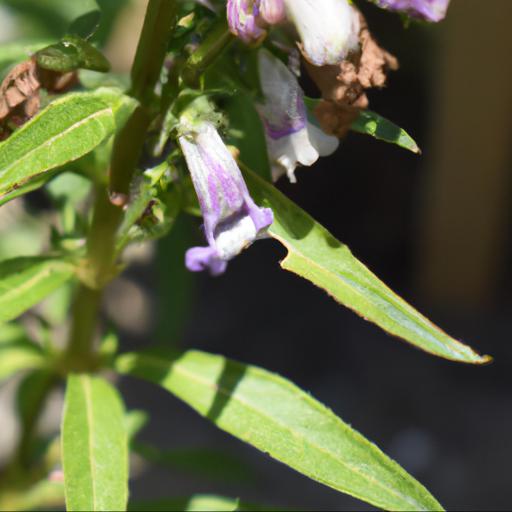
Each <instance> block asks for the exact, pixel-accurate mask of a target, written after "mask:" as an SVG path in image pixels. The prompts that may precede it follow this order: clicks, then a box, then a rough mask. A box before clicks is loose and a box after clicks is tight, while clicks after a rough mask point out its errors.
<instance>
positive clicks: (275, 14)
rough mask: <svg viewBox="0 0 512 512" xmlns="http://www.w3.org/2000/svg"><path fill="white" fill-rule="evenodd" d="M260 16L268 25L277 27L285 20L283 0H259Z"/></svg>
mask: <svg viewBox="0 0 512 512" xmlns="http://www.w3.org/2000/svg"><path fill="white" fill-rule="evenodd" d="M259 8H260V15H261V17H262V19H263V20H264V21H265V22H266V23H268V24H269V25H277V24H278V23H281V22H282V21H284V20H285V19H286V10H285V6H284V0H259Z"/></svg>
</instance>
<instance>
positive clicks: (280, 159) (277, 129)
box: [258, 50, 339, 182]
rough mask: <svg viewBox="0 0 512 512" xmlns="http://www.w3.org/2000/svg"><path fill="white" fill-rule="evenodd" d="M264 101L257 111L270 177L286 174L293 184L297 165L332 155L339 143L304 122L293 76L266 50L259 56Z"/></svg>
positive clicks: (304, 112)
mask: <svg viewBox="0 0 512 512" xmlns="http://www.w3.org/2000/svg"><path fill="white" fill-rule="evenodd" d="M258 59H259V69H260V80H261V88H262V91H263V95H264V97H265V102H264V103H263V104H261V105H258V111H259V113H260V116H261V118H262V120H263V124H264V126H265V134H266V139H267V148H268V153H269V157H270V162H271V165H272V177H273V179H274V180H277V179H278V178H279V177H280V176H282V175H283V174H285V173H286V174H287V176H288V178H289V179H290V181H291V182H295V181H296V179H295V169H296V167H297V166H298V165H305V166H311V165H313V164H314V163H315V162H316V161H317V160H318V158H319V157H320V156H327V155H330V154H331V153H334V151H336V149H337V148H338V145H339V141H338V139H337V138H336V137H333V136H331V135H327V134H325V133H324V132H323V131H322V130H321V129H320V128H317V127H316V126H314V125H313V124H311V123H309V122H308V118H307V113H306V105H305V103H304V93H303V91H302V89H301V88H300V85H299V82H298V80H297V77H296V76H295V75H294V74H293V73H292V72H291V71H290V70H289V69H288V68H287V67H286V66H285V65H284V64H283V63H282V62H281V61H280V60H279V59H277V58H276V57H274V56H273V55H272V54H271V53H270V52H268V51H266V50H260V52H259V55H258Z"/></svg>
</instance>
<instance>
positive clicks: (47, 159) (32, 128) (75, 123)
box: [0, 93, 115, 198]
mask: <svg viewBox="0 0 512 512" xmlns="http://www.w3.org/2000/svg"><path fill="white" fill-rule="evenodd" d="M114 130H115V122H114V115H113V112H112V106H111V105H109V104H107V103H105V102H104V101H102V99H100V97H98V96H97V95H95V94H92V93H75V94H70V95H68V96H64V97H63V98H60V99H58V100H56V101H54V102H53V103H51V104H50V105H49V106H48V107H47V108H46V109H44V110H43V111H42V112H41V113H40V114H39V115H37V116H36V117H35V118H34V119H32V120H31V121H30V122H28V123H27V124H25V125H24V126H23V127H22V128H20V129H19V130H18V131H16V132H15V133H14V134H13V135H11V136H10V137H9V138H8V139H7V140H6V141H4V142H2V143H1V144H0V198H1V197H2V196H4V195H5V194H8V193H9V192H11V191H13V190H15V189H17V188H18V187H20V186H22V185H24V184H26V183H29V182H32V181H34V180H38V179H40V177H41V175H42V174H44V173H47V172H48V171H51V170H52V169H55V168H57V167H60V166H62V165H64V164H66V163H68V162H71V161H73V160H77V159H78V158H80V157H81V156H83V155H85V154H86V153H89V152H90V151H92V150H93V149H94V148H95V147H97V146H98V145H99V144H100V143H101V142H102V141H103V140H105V139H106V138H107V137H108V136H110V135H111V134H112V133H113V132H114Z"/></svg>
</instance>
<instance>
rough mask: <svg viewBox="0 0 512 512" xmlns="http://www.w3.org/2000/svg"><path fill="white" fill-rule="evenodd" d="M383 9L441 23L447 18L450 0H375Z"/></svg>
mask: <svg viewBox="0 0 512 512" xmlns="http://www.w3.org/2000/svg"><path fill="white" fill-rule="evenodd" d="M374 2H375V3H376V4H377V5H378V6H379V7H382V8H383V9H390V10H392V11H401V12H403V13H405V14H408V15H409V16H411V17H413V18H419V19H422V20H425V21H433V22H436V21H441V20H442V19H443V18H444V17H445V16H446V11H447V10H448V5H449V3H450V0H374Z"/></svg>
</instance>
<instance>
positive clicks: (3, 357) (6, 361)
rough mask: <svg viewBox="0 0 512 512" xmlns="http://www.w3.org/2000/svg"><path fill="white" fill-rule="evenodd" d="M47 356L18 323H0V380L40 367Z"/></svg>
mask: <svg viewBox="0 0 512 512" xmlns="http://www.w3.org/2000/svg"><path fill="white" fill-rule="evenodd" d="M44 362H45V356H44V353H43V351H42V350H41V348H40V347H39V346H38V345H36V344H35V343H33V342H32V341H30V340H29V338H28V337H27V335H26V333H25V330H24V329H23V328H22V327H21V326H19V325H16V324H4V325H0V382H1V381H3V380H6V379H8V378H9V377H11V376H12V375H14V374H15V373H17V372H19V371H21V370H28V369H33V368H39V367H41V366H43V365H44Z"/></svg>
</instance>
